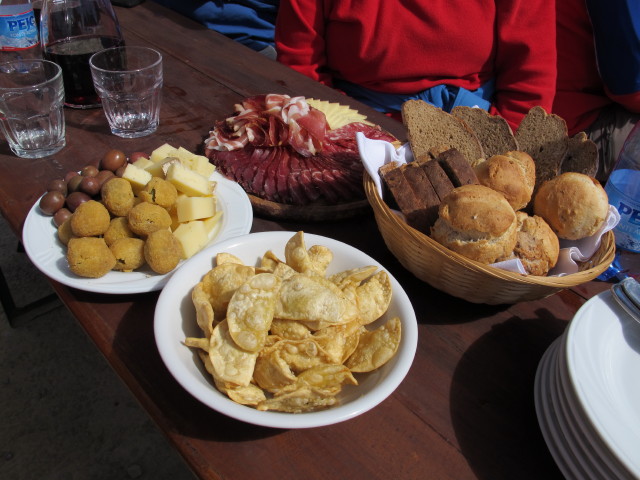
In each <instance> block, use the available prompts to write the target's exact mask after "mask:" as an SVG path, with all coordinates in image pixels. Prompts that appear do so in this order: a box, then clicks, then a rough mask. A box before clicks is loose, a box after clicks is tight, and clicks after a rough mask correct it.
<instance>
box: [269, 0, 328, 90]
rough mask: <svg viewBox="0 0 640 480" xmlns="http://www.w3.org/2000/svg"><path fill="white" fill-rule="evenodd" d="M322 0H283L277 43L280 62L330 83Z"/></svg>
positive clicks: (277, 24) (279, 15)
mask: <svg viewBox="0 0 640 480" xmlns="http://www.w3.org/2000/svg"><path fill="white" fill-rule="evenodd" d="M323 3H324V2H322V1H320V0H318V1H316V0H296V1H286V0H285V1H282V2H280V6H279V8H278V17H277V20H276V29H275V43H276V49H277V52H278V61H279V62H281V63H283V64H285V65H288V66H289V67H291V68H293V69H294V70H297V71H298V72H300V73H302V74H304V75H306V76H308V77H310V78H312V79H314V80H317V81H319V82H322V83H324V84H325V85H329V86H331V84H332V82H331V75H330V74H329V73H328V72H327V71H326V66H327V57H326V48H325V40H324V27H323V26H324V21H325V17H324V11H323V10H324V7H323Z"/></svg>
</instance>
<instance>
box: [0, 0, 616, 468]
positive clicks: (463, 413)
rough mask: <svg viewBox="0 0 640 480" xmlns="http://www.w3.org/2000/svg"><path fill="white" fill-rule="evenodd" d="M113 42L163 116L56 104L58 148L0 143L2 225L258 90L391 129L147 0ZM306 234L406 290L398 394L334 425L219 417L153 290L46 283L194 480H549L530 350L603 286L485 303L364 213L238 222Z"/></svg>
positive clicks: (192, 135)
mask: <svg viewBox="0 0 640 480" xmlns="http://www.w3.org/2000/svg"><path fill="white" fill-rule="evenodd" d="M117 14H118V17H119V19H120V22H121V24H122V27H123V30H124V35H125V39H126V41H127V43H129V44H138V45H150V46H153V47H155V48H157V49H159V50H161V51H162V53H163V56H164V62H165V64H164V65H165V67H164V100H163V102H164V103H163V106H162V117H161V125H160V128H159V130H158V132H157V133H156V134H155V135H153V136H150V137H146V138H142V139H137V140H126V139H121V138H117V137H115V136H113V135H111V134H110V133H109V130H108V127H107V124H106V120H105V118H104V114H103V112H102V110H100V109H95V110H85V111H82V110H71V109H67V110H66V122H67V146H66V147H65V148H64V149H63V150H62V151H61V152H60V153H59V154H57V155H54V156H53V157H49V158H44V159H40V160H23V159H19V158H17V157H15V156H14V155H12V154H11V152H10V151H9V149H8V147H7V145H6V142H3V143H2V144H0V211H1V213H2V215H3V216H4V217H5V218H6V220H7V221H8V223H9V224H10V226H11V228H12V229H13V231H14V232H15V233H16V235H20V234H21V230H22V225H23V222H24V220H25V217H26V215H27V213H28V211H29V209H30V208H31V206H32V205H33V204H34V202H36V200H37V199H38V197H39V196H40V195H41V194H42V193H43V191H44V189H45V186H46V184H47V183H48V181H49V180H50V179H52V178H58V177H62V176H63V175H64V173H65V172H67V171H68V170H77V169H79V168H80V167H82V166H84V165H86V164H87V163H91V162H93V163H94V164H96V163H97V162H98V160H99V158H100V157H101V156H102V154H104V153H105V152H106V151H107V150H108V149H110V148H120V149H122V150H124V151H126V152H133V151H136V150H142V151H151V150H152V149H153V148H155V147H157V146H159V145H161V144H162V143H164V142H169V143H171V144H173V145H175V146H180V145H181V146H184V147H185V148H188V149H191V150H196V151H202V141H203V138H204V137H206V135H207V134H208V132H209V130H210V128H211V127H212V125H213V122H214V121H215V120H217V119H219V118H224V117H225V116H226V115H227V114H229V113H230V112H231V111H232V109H233V104H234V103H236V102H237V101H239V100H241V99H242V98H244V97H246V96H250V95H254V94H259V93H272V92H273V93H287V94H290V95H304V96H307V97H315V98H321V99H325V100H330V101H341V102H342V103H349V104H351V105H353V106H355V107H356V108H357V109H359V110H360V111H362V112H363V113H365V114H367V115H369V118H370V119H371V120H373V121H375V122H377V123H379V124H381V125H382V126H383V127H384V128H385V129H387V130H388V131H390V132H392V133H394V134H395V135H397V136H398V137H399V138H401V139H403V138H404V137H405V132H404V129H403V127H402V125H401V124H399V123H397V122H395V121H394V120H391V119H389V118H386V117H384V116H381V115H379V114H376V113H375V112H373V111H371V110H369V109H367V108H366V107H364V106H362V105H359V104H358V103H357V102H354V101H352V100H350V99H348V98H346V97H344V96H342V95H340V94H339V93H336V92H334V91H333V90H331V89H328V88H326V87H324V86H322V85H320V84H317V83H315V82H313V81H310V80H308V79H307V78H305V77H303V76H301V75H298V74H296V73H295V72H293V71H291V70H289V69H288V68H286V67H283V66H281V65H279V64H277V63H275V62H272V61H270V60H268V59H266V58H263V57H262V56H260V55H259V54H255V53H254V52H252V51H250V50H248V49H246V48H245V47H243V46H241V45H239V44H236V43H234V42H233V41H230V40H228V39H226V38H225V37H223V36H221V35H218V34H216V33H214V32H212V31H209V30H207V29H205V28H203V27H201V26H199V25H197V24H195V23H193V22H191V21H189V20H187V19H185V18H183V17H180V16H178V15H176V14H174V13H172V12H169V11H167V10H165V9H163V8H161V7H159V6H157V5H156V4H154V3H152V2H146V3H143V4H142V5H139V6H137V7H134V8H131V9H123V8H117ZM265 230H304V231H306V232H310V233H317V234H321V235H326V236H329V237H333V238H336V239H339V240H341V241H344V242H346V243H349V244H351V245H353V246H355V247H357V248H359V249H361V250H363V251H365V252H367V253H368V254H369V255H371V256H373V257H374V258H376V259H377V260H379V261H380V262H381V263H382V264H383V265H384V266H385V267H386V268H387V269H388V270H389V271H390V272H391V273H392V274H393V275H394V276H395V277H396V278H397V279H398V280H399V281H400V282H401V284H402V285H403V287H404V288H405V289H406V291H407V293H408V295H409V297H410V298H411V300H412V302H413V306H414V308H415V311H416V314H417V318H418V322H419V339H418V351H417V355H416V358H415V362H414V364H413V366H412V368H411V370H410V372H409V374H408V376H407V377H406V379H405V380H404V382H403V383H402V384H401V385H400V387H399V388H398V389H397V390H396V392H395V393H394V394H393V395H392V396H391V397H390V398H388V399H387V400H386V401H384V402H383V403H382V404H381V405H380V406H378V407H377V408H375V409H373V410H371V411H369V412H367V413H365V414H363V415H361V416H359V417H356V418H354V419H352V420H349V421H347V422H344V423H341V424H337V425H333V426H329V427H324V428H315V429H306V430H277V429H270V428H262V427H256V426H253V425H249V424H244V423H242V422H239V421H235V420H232V419H230V418H227V417H225V416H223V415H221V414H218V413H216V412H214V411H212V410H210V409H208V408H207V407H205V406H203V405H202V404H201V403H199V402H198V401H197V400H195V399H194V398H192V397H191V396H190V395H189V394H188V393H187V392H186V391H184V390H183V389H182V388H181V387H180V386H179V384H178V383H177V382H176V381H175V380H174V378H173V377H172V376H171V375H170V374H169V372H168V371H167V369H166V368H165V366H164V364H163V363H162V361H161V359H160V356H159V354H158V351H157V349H156V346H155V343H154V337H153V312H154V307H155V302H156V299H157V298H158V294H157V293H149V294H140V295H103V294H94V293H87V292H83V291H80V290H75V289H72V288H67V287H65V286H63V285H61V284H58V283H56V282H52V284H53V287H54V289H55V291H56V292H57V294H58V295H59V296H60V298H61V299H62V301H63V302H64V303H65V305H66V306H67V307H68V309H69V310H70V311H71V312H72V313H73V315H74V316H75V317H76V318H77V320H78V322H79V323H80V324H81V325H82V327H83V328H84V329H85V330H86V332H87V333H88V335H89V336H90V337H91V339H92V340H93V341H94V342H95V345H96V346H97V347H98V349H99V350H100V351H101V352H102V353H103V355H104V356H105V357H106V358H107V360H108V361H109V363H110V364H111V365H112V367H113V368H114V370H115V371H116V372H117V373H118V375H120V376H121V377H122V378H123V379H124V381H125V382H126V383H127V385H128V386H129V388H130V389H131V391H132V392H133V393H134V394H135V396H136V397H137V398H138V400H139V401H140V403H141V404H142V405H143V406H144V408H145V409H146V410H147V411H148V412H149V414H150V415H151V417H152V418H153V419H154V420H155V421H156V422H157V423H158V425H159V426H160V428H161V429H162V430H163V431H164V433H165V434H166V435H167V437H168V438H169V440H170V441H171V442H172V444H173V445H174V446H175V448H176V449H177V450H178V451H179V452H180V454H181V455H182V456H183V457H184V459H185V460H186V462H187V463H188V465H189V466H190V467H191V469H192V470H193V471H194V472H195V473H196V474H197V475H198V476H199V477H201V478H204V479H235V480H247V479H255V478H261V479H265V480H267V479H276V478H277V479H296V480H299V479H305V480H311V479H334V478H335V479H338V478H345V479H347V478H348V479H352V480H355V479H374V478H380V479H418V478H429V479H456V480H462V479H487V480H489V479H490V480H498V479H509V480H511V479H515V478H517V479H520V480H523V479H536V480H537V479H540V478H545V479H552V478H561V477H562V476H561V474H560V472H559V470H558V469H557V467H556V465H555V463H554V461H553V459H552V457H551V455H550V453H549V452H548V450H547V448H546V445H545V443H544V440H543V438H542V436H541V433H540V430H539V428H538V423H537V419H536V413H535V408H534V401H533V389H534V376H535V372H536V368H537V365H538V362H539V360H540V358H541V356H542V354H543V352H544V351H545V349H546V348H547V347H548V346H549V345H550V343H551V342H552V341H553V340H554V339H555V338H557V337H558V336H559V335H560V334H561V333H562V331H563V330H564V329H565V327H566V325H567V322H568V321H569V320H570V319H571V318H572V316H573V315H574V313H575V312H576V310H577V309H578V308H579V307H580V306H581V305H582V304H583V303H584V301H585V299H588V298H590V297H591V296H593V295H594V294H596V293H598V292H599V291H602V290H604V289H605V288H606V287H607V285H605V284H601V283H597V282H592V283H590V284H587V285H583V286H581V287H579V288H576V289H572V290H571V291H564V292H561V293H559V294H556V295H554V296H552V297H550V298H547V299H544V300H541V301H535V302H527V303H520V304H517V305H512V306H485V305H475V304H470V303H467V302H465V301H463V300H460V299H457V298H453V297H451V296H448V295H446V294H443V293H441V292H439V291H436V290H434V289H433V288H431V287H429V286H428V285H426V284H424V283H422V282H420V281H419V280H417V279H416V278H414V277H413V276H412V275H411V274H410V273H408V272H407V271H406V270H404V268H402V267H401V266H400V264H399V263H398V262H397V261H396V260H395V259H394V257H393V256H392V255H391V254H390V253H389V251H388V250H387V249H386V247H385V245H384V242H383V240H382V238H381V236H380V234H379V232H378V230H377V228H376V225H375V221H374V219H373V215H372V214H365V215H363V216H360V217H358V218H355V219H352V220H349V221H343V222H326V223H321V224H320V223H309V224H300V223H285V222H276V221H271V220H268V219H263V218H255V219H254V223H253V228H252V231H265Z"/></svg>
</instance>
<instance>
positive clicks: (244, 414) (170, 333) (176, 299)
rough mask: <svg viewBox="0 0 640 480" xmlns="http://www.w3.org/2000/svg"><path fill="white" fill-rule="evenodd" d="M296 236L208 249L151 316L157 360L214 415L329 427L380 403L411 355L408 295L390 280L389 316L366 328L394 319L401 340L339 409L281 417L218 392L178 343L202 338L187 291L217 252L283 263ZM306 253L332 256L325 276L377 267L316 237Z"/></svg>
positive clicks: (238, 240)
mask: <svg viewBox="0 0 640 480" xmlns="http://www.w3.org/2000/svg"><path fill="white" fill-rule="evenodd" d="M294 234H295V232H282V231H280V232H263V233H252V234H248V235H243V236H240V237H235V238H232V239H229V240H226V241H224V242H220V243H218V244H215V245H212V246H211V247H209V248H206V249H205V250H203V251H201V252H199V253H198V254H196V255H194V256H193V257H192V258H191V259H189V260H188V261H187V262H185V264H184V265H183V266H182V267H181V268H180V269H179V270H177V271H176V272H175V273H174V274H173V276H172V277H171V279H170V280H169V282H168V283H167V284H166V286H165V287H164V288H163V290H162V292H161V294H160V298H159V299H158V303H157V306H156V311H155V320H154V322H155V323H154V330H155V337H156V343H157V345H158V350H159V351H160V356H161V357H162V360H163V361H164V363H165V364H166V366H167V368H168V369H169V371H170V372H171V374H172V375H173V376H174V377H175V379H176V380H177V381H178V383H180V384H181V385H182V386H183V387H184V388H185V389H186V390H187V391H188V392H189V393H190V394H191V395H193V396H194V397H195V398H197V399H198V400H200V401H201V402H202V403H204V404H205V405H207V406H209V407H211V408H213V409H214V410H216V411H218V412H220V413H223V414H225V415H228V416H230V417H232V418H235V419H237V420H242V421H244V422H248V423H252V424H255V425H262V426H266V427H275V428H309V427H318V426H322V425H331V424H334V423H338V422H342V421H345V420H348V419H350V418H353V417H355V416H357V415H360V414H361V413H364V412H366V411H368V410H370V409H372V408H373V407H375V406H376V405H378V404H379V403H380V402H382V401H383V400H384V399H386V398H387V397H388V396H389V395H391V393H393V391H394V390H395V389H396V388H397V387H398V385H399V384H400V382H402V380H403V379H404V377H405V376H406V374H407V372H408V371H409V368H410V367H411V364H412V362H413V358H414V356H415V352H416V347H417V341H418V327H417V322H416V316H415V312H414V311H413V307H412V305H411V302H410V301H409V298H408V297H407V294H406V293H405V291H404V290H403V289H402V287H401V286H400V284H399V283H398V281H397V280H396V279H395V278H393V277H392V276H391V275H389V276H390V279H391V285H392V288H393V297H392V300H391V305H390V307H389V309H388V310H387V313H386V314H385V315H384V316H383V317H382V318H381V319H379V320H378V321H377V322H376V323H374V324H372V325H370V326H369V327H368V328H373V327H375V326H377V325H378V324H381V323H384V322H385V321H386V320H387V319H389V318H391V317H394V316H398V317H400V320H401V322H402V340H401V342H400V347H399V348H398V351H397V353H396V355H395V356H394V357H393V358H392V359H391V360H390V361H389V362H387V363H386V364H385V365H383V366H382V367H381V368H379V369H377V370H375V371H373V372H370V373H364V374H359V373H356V374H354V376H355V377H356V379H357V380H358V383H359V385H357V386H352V385H348V386H346V387H344V388H343V391H342V392H341V393H340V395H339V398H340V404H339V405H337V406H335V407H331V408H329V409H327V410H322V411H317V412H308V413H295V414H293V413H282V412H273V411H266V412H263V411H259V410H256V409H255V408H252V407H248V406H245V405H240V404H238V403H235V402H234V401H232V400H230V399H229V398H228V397H227V396H226V395H224V394H222V393H220V392H219V391H218V390H217V389H216V388H215V386H214V385H213V380H212V379H211V377H210V375H209V374H208V373H207V372H206V371H205V369H204V366H203V365H202V362H201V361H200V358H199V357H198V355H197V354H196V353H195V352H194V351H193V349H190V348H189V347H186V346H185V345H184V344H183V343H182V342H183V341H184V339H185V337H189V336H192V337H202V336H203V334H202V331H201V330H200V328H199V327H198V325H197V324H196V319H195V309H194V306H193V303H192V301H191V291H192V289H193V287H194V286H195V285H196V284H197V283H198V282H199V281H200V280H201V278H202V276H203V275H204V274H205V273H207V272H208V271H209V270H210V269H211V268H212V267H213V259H214V257H215V255H216V253H218V252H228V253H232V254H234V255H235V256H237V257H239V258H241V259H242V260H243V261H244V262H245V264H247V265H252V266H253V265H257V264H258V261H259V259H260V258H261V257H262V255H263V254H264V253H265V252H266V251H267V250H272V251H273V252H274V253H275V254H276V255H277V256H278V258H281V259H284V246H285V244H286V243H287V241H288V240H289V239H290V238H291V237H292V236H293V235H294ZM304 241H305V245H306V247H307V248H309V247H311V246H312V245H323V246H325V247H328V248H329V249H331V251H332V252H333V261H332V262H331V264H330V266H329V269H328V273H336V272H339V271H343V270H346V269H349V268H354V267H362V266H366V265H376V266H378V268H379V269H383V267H382V265H380V263H379V262H377V261H375V260H374V259H373V258H371V257H370V256H368V255H367V254H365V253H363V252H361V251H360V250H358V249H356V248H354V247H351V246H349V245H347V244H345V243H342V242H339V241H337V240H333V239H331V238H327V237H322V236H319V235H312V234H305V235H304Z"/></svg>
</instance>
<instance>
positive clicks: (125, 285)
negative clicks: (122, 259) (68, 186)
mask: <svg viewBox="0 0 640 480" xmlns="http://www.w3.org/2000/svg"><path fill="white" fill-rule="evenodd" d="M211 180H213V181H215V182H217V185H216V199H217V201H218V204H217V208H218V210H222V221H221V223H220V225H219V226H218V231H217V233H215V236H214V238H213V239H212V240H211V242H210V245H211V244H214V243H218V242H221V241H224V240H226V239H228V238H233V237H237V236H238V235H244V234H246V233H248V232H249V231H250V230H251V225H252V223H253V210H252V208H251V202H249V197H247V194H246V193H245V192H244V190H242V188H241V187H240V186H239V185H238V184H237V183H236V182H232V181H230V180H227V179H226V178H224V177H223V176H222V175H220V174H219V173H217V172H215V173H214V174H213V176H212V177H211ZM39 202H40V200H38V201H37V202H36V203H35V204H34V205H33V207H31V210H30V211H29V214H28V215H27V219H26V220H25V223H24V228H23V230H22V243H23V244H24V249H25V251H26V252H27V255H28V256H29V258H30V259H31V261H32V262H33V264H34V265H35V266H36V267H37V268H38V269H39V270H40V271H41V272H43V273H44V274H45V275H47V276H48V277H50V278H52V279H53V280H56V281H57V282H60V283H62V284H63V285H66V286H68V287H74V288H78V289H80V290H86V291H88V292H98V293H114V294H126V293H142V292H151V291H154V290H160V289H161V288H162V287H163V286H164V285H165V284H166V283H167V281H168V280H169V278H170V277H171V275H173V274H174V273H175V271H176V270H173V271H172V272H170V273H167V274H165V275H159V274H157V273H155V272H153V271H152V270H151V269H150V268H149V267H143V268H142V269H140V270H137V271H134V272H116V271H111V272H109V273H107V274H106V275H104V276H103V277H100V278H82V277H79V276H77V275H75V274H74V273H73V272H71V270H69V265H68V263H67V258H66V247H65V246H64V245H63V244H62V243H60V241H59V240H58V236H57V230H56V226H55V225H54V223H53V218H52V217H51V216H48V215H44V214H43V213H42V212H40V208H39V207H38V203H39ZM183 263H184V262H183ZM178 268H181V266H180V265H179V266H178Z"/></svg>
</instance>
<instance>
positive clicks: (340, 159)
mask: <svg viewBox="0 0 640 480" xmlns="http://www.w3.org/2000/svg"><path fill="white" fill-rule="evenodd" d="M357 132H362V133H363V134H364V135H365V136H366V137H368V138H372V139H380V140H385V141H391V142H392V141H395V138H394V137H393V136H392V135H391V134H389V133H387V132H385V131H383V130H382V129H381V128H380V127H378V126H376V125H373V124H371V123H370V122H368V121H367V120H366V118H365V117H364V116H363V115H361V114H359V113H358V112H357V111H355V110H353V109H351V108H349V107H347V106H344V105H340V104H337V103H329V102H325V101H320V100H315V99H306V98H304V97H289V96H288V95H281V94H267V95H258V96H255V97H250V98H247V99H245V100H243V101H242V103H241V104H237V105H235V112H234V113H233V114H232V115H230V116H229V117H227V118H225V119H223V120H219V121H217V122H215V125H214V128H213V130H212V131H211V132H210V133H209V137H208V138H207V139H206V140H205V154H206V156H207V157H208V158H209V160H210V161H211V163H213V164H214V165H216V167H217V171H218V172H219V173H221V174H222V175H224V176H225V177H227V178H229V179H231V180H234V181H236V182H237V183H238V184H239V185H240V186H241V187H242V188H243V189H244V190H245V192H246V193H247V194H248V195H249V198H250V200H251V203H252V206H253V208H254V212H255V213H256V214H258V215H262V216H266V217H270V218H277V219H281V220H297V221H321V220H341V219H344V218H349V217H352V216H355V215H359V214H362V213H364V212H365V211H367V210H368V209H369V208H370V207H369V204H368V201H367V200H366V197H365V194H364V188H363V183H362V175H363V171H364V168H363V165H362V162H361V160H360V155H359V153H358V147H357V143H356V133H357Z"/></svg>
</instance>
